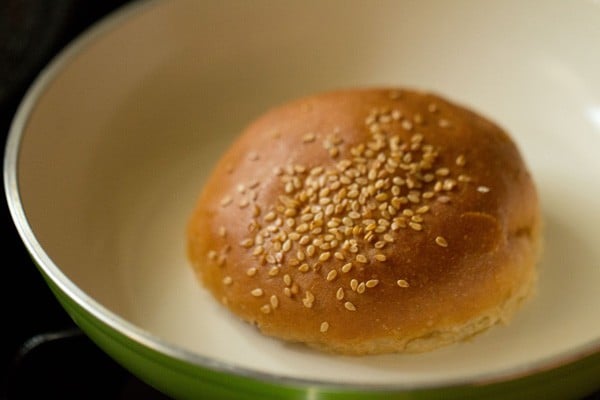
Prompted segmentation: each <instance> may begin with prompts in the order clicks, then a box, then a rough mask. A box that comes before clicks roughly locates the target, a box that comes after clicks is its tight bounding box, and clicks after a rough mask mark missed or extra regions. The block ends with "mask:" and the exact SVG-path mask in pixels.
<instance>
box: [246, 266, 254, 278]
mask: <svg viewBox="0 0 600 400" xmlns="http://www.w3.org/2000/svg"><path fill="white" fill-rule="evenodd" d="M246 275H248V276H254V275H256V268H254V267H250V268H248V269H247V270H246Z"/></svg>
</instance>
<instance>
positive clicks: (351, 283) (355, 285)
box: [350, 279, 358, 292]
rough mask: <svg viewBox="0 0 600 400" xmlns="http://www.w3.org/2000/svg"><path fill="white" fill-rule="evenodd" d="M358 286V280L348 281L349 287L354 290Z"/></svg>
mask: <svg viewBox="0 0 600 400" xmlns="http://www.w3.org/2000/svg"><path fill="white" fill-rule="evenodd" d="M357 287H358V281H357V280H356V279H352V280H351V281H350V289H352V290H353V291H355V292H356V288H357Z"/></svg>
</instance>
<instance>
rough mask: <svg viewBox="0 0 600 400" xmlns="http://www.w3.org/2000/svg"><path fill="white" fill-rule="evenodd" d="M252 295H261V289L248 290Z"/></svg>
mask: <svg viewBox="0 0 600 400" xmlns="http://www.w3.org/2000/svg"><path fill="white" fill-rule="evenodd" d="M250 293H251V294H252V296H254V297H260V296H262V295H263V290H262V289H261V288H256V289H252V291H251V292H250Z"/></svg>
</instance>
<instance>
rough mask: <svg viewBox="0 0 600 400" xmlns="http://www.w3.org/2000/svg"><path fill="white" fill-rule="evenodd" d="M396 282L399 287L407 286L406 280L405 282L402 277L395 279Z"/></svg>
mask: <svg viewBox="0 0 600 400" xmlns="http://www.w3.org/2000/svg"><path fill="white" fill-rule="evenodd" d="M396 284H397V285H398V286H400V287H401V288H407V287H408V282H407V281H405V280H404V279H398V280H397V281H396Z"/></svg>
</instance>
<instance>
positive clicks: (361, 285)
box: [356, 282, 366, 294]
mask: <svg viewBox="0 0 600 400" xmlns="http://www.w3.org/2000/svg"><path fill="white" fill-rule="evenodd" d="M365 288H366V285H365V283H364V282H361V283H359V284H358V286H357V287H356V292H357V293H361V294H362V293H364V292H365Z"/></svg>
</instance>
